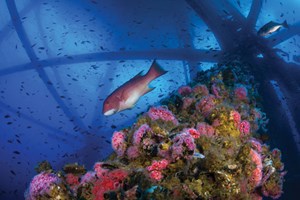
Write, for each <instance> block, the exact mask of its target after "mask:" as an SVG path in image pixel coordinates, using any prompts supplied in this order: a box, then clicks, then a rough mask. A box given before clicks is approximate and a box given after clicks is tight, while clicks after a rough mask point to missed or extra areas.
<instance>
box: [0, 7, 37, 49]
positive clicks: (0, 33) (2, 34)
mask: <svg viewBox="0 0 300 200" xmlns="http://www.w3.org/2000/svg"><path fill="white" fill-rule="evenodd" d="M36 5H37V3H35V2H34V1H32V2H30V3H29V4H28V5H26V7H25V8H23V10H22V11H20V13H21V15H24V14H26V13H28V12H29V11H30V10H32V9H33V8H34V7H35V6H36ZM10 23H12V21H9V22H7V23H6V24H5V25H4V26H3V28H2V30H1V31H0V45H1V43H2V42H4V41H5V40H4V37H6V36H7V35H9V32H10V29H11V27H10Z"/></svg>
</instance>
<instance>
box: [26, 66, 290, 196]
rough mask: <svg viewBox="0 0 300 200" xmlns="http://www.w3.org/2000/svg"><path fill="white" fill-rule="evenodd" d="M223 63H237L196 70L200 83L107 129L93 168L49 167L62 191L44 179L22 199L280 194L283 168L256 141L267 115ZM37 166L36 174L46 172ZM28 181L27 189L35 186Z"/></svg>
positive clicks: (249, 84) (275, 153)
mask: <svg viewBox="0 0 300 200" xmlns="http://www.w3.org/2000/svg"><path fill="white" fill-rule="evenodd" d="M220 69H221V70H220ZM224 69H226V71H228V70H231V71H232V72H233V73H234V71H236V70H238V68H236V67H234V66H229V67H218V68H212V69H211V70H210V71H208V72H203V73H202V74H201V82H200V81H199V80H197V79H196V80H195V82H193V83H191V84H190V85H189V86H183V87H181V88H180V89H179V90H178V92H174V94H172V96H171V97H170V98H168V99H166V100H164V101H163V102H162V104H163V105H162V106H157V107H150V108H149V110H148V112H146V113H144V114H143V115H141V116H140V117H139V118H138V119H137V120H136V123H135V124H134V125H133V126H132V127H130V128H126V129H123V130H119V131H116V132H114V133H113V136H112V148H113V150H114V153H112V155H111V156H110V158H109V159H107V160H105V161H101V162H97V163H96V164H95V165H94V171H89V172H86V170H83V169H82V166H81V167H79V166H78V165H77V166H76V169H78V168H79V169H81V170H80V171H79V172H77V173H76V170H75V171H73V170H72V169H73V168H72V165H69V166H68V167H65V168H64V171H65V173H62V174H61V173H58V172H54V171H53V170H50V171H51V173H52V174H53V176H57V179H59V181H58V180H56V179H55V181H50V183H52V182H54V183H53V185H54V186H56V185H58V184H60V188H64V189H63V190H62V191H64V193H62V192H57V188H56V187H50V188H49V184H48V185H45V184H44V186H45V187H47V188H49V189H47V191H44V190H42V189H38V190H34V191H33V190H30V191H29V195H28V196H29V197H30V198H29V199H42V198H44V197H45V196H47V195H48V196H49V195H50V196H51V197H53V198H55V197H57V196H55V195H59V196H60V197H64V199H72V198H77V199H99V200H101V199H158V200H159V199H171V198H176V199H260V198H262V195H264V196H268V197H271V198H274V199H276V198H278V197H280V195H281V194H282V184H283V177H284V175H285V172H284V171H283V164H282V162H281V153H280V151H279V150H278V149H274V150H271V149H270V147H269V146H268V145H266V144H263V142H262V141H261V140H260V132H262V131H264V130H265V124H266V122H267V120H266V118H265V117H263V116H264V113H263V112H262V111H260V110H259V108H258V107H259V102H258V101H257V100H256V99H257V97H258V93H257V92H256V89H255V85H253V81H250V78H249V76H246V75H243V74H242V73H241V72H239V74H240V76H241V77H236V78H235V79H227V78H226V76H225V75H224V74H223V73H222V71H225V70H224ZM210 86H212V87H210ZM208 88H210V90H209V89H208ZM185 99H188V101H186V103H182V104H178V103H177V102H178V101H181V102H185ZM175 100H176V101H177V102H175ZM48 171H49V169H48ZM39 172H40V174H39V175H37V177H39V176H44V175H45V173H49V172H45V171H43V170H40V171H39ZM72 173H73V174H72ZM51 176H52V175H51ZM35 180H36V178H34V179H33V181H32V183H31V185H30V188H33V187H43V184H38V185H37V184H36V181H35ZM55 188H56V190H55Z"/></svg>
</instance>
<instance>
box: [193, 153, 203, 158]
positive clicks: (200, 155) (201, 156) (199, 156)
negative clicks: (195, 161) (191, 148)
mask: <svg viewBox="0 0 300 200" xmlns="http://www.w3.org/2000/svg"><path fill="white" fill-rule="evenodd" d="M194 158H200V159H203V158H205V156H204V155H203V154H202V153H198V152H195V153H194Z"/></svg>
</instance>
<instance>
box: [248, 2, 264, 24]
mask: <svg viewBox="0 0 300 200" xmlns="http://www.w3.org/2000/svg"><path fill="white" fill-rule="evenodd" d="M262 4H263V2H262V0H253V1H252V5H251V9H250V11H249V14H248V17H247V23H246V28H247V29H253V30H255V25H256V22H257V19H258V16H259V14H260V12H261V8H262Z"/></svg>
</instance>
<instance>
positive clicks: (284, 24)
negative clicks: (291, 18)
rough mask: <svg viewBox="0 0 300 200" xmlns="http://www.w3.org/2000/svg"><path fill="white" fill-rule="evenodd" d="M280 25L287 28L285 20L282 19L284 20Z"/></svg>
mask: <svg viewBox="0 0 300 200" xmlns="http://www.w3.org/2000/svg"><path fill="white" fill-rule="evenodd" d="M282 26H283V27H284V28H289V25H288V24H287V22H286V20H284V22H283V23H282Z"/></svg>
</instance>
